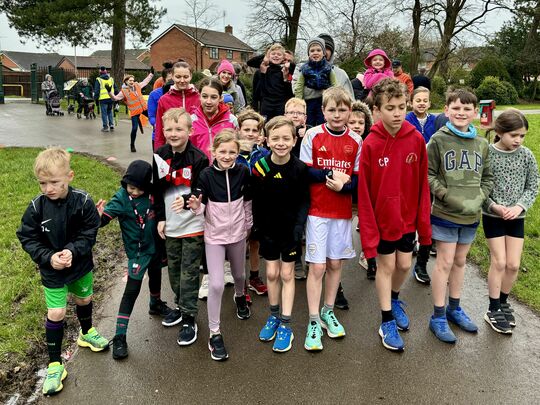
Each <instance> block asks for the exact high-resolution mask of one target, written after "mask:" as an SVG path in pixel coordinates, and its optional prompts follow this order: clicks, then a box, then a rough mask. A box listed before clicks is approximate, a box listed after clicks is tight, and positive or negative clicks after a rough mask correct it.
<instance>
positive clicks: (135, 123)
mask: <svg viewBox="0 0 540 405" xmlns="http://www.w3.org/2000/svg"><path fill="white" fill-rule="evenodd" d="M142 113H143V115H145V116H147V117H148V110H144V111H143V112H142ZM139 115H140V114H137V115H134V116H133V117H131V146H135V138H137V129H138V128H139ZM141 132H142V128H141Z"/></svg>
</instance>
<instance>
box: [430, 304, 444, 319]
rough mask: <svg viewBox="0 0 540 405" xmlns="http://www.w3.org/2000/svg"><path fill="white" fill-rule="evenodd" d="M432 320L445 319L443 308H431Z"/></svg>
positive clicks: (435, 306)
mask: <svg viewBox="0 0 540 405" xmlns="http://www.w3.org/2000/svg"><path fill="white" fill-rule="evenodd" d="M433 318H446V311H445V310H444V306H442V307H438V306H437V305H434V306H433Z"/></svg>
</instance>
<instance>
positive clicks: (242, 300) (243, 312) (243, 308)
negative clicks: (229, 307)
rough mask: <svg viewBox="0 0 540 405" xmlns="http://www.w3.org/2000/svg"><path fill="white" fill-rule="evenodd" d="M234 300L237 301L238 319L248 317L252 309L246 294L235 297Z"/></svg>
mask: <svg viewBox="0 0 540 405" xmlns="http://www.w3.org/2000/svg"><path fill="white" fill-rule="evenodd" d="M234 302H236V316H237V317H238V319H242V320H244V319H248V318H249V317H250V316H251V311H250V310H249V306H248V304H247V301H246V296H245V295H242V296H241V297H237V296H235V297H234Z"/></svg>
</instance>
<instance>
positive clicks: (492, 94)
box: [476, 76, 518, 104]
mask: <svg viewBox="0 0 540 405" xmlns="http://www.w3.org/2000/svg"><path fill="white" fill-rule="evenodd" d="M476 95H477V96H478V99H479V100H483V99H492V100H495V102H496V103H497V104H515V103H516V102H517V101H518V93H517V91H516V89H515V88H514V86H512V84H510V83H509V82H506V81H501V80H499V78H498V77H494V76H487V77H485V78H484V80H483V81H482V83H481V84H480V86H478V88H477V89H476Z"/></svg>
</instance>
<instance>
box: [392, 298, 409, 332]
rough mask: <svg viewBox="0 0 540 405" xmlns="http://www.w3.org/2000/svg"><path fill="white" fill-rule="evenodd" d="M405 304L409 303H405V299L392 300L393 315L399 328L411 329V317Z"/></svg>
mask: <svg viewBox="0 0 540 405" xmlns="http://www.w3.org/2000/svg"><path fill="white" fill-rule="evenodd" d="M404 306H407V304H405V303H404V302H403V301H400V300H392V316H393V317H394V319H395V320H396V324H397V327H398V329H399V330H408V329H409V317H408V316H407V314H406V313H405V310H404V309H403V307H404Z"/></svg>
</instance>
